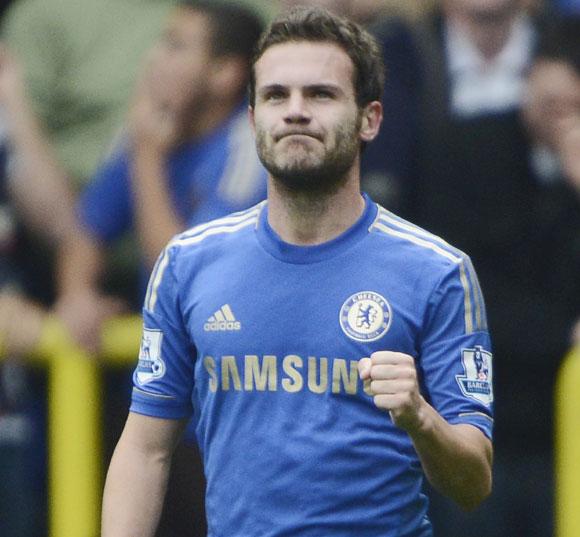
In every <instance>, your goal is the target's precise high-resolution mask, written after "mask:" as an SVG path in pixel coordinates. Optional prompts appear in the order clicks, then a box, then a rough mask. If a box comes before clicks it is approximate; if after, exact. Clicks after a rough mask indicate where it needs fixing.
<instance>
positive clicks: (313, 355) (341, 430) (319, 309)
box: [131, 197, 493, 537]
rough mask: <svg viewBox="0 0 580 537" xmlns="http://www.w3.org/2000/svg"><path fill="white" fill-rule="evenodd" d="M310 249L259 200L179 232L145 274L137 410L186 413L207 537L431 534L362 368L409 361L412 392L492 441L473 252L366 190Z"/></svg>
mask: <svg viewBox="0 0 580 537" xmlns="http://www.w3.org/2000/svg"><path fill="white" fill-rule="evenodd" d="M365 201H366V208H365V211H364V214H363V215H362V216H361V217H360V219H359V220H358V222H357V223H356V224H355V225H354V226H352V227H351V228H350V229H348V230H347V231H346V232H345V233H343V234H342V235H340V236H339V237H337V238H336V239H334V240H332V241H329V242H327V243H324V244H321V245H317V246H295V245H291V244H288V243H285V242H283V241H282V240H281V239H280V238H279V236H277V234H276V233H275V232H274V231H273V229H272V228H271V227H270V226H269V224H268V206H267V203H266V202H263V203H261V204H260V205H258V206H256V207H254V208H253V209H250V210H247V211H245V212H240V213H236V214H233V215H231V216H229V217H225V218H222V219H219V220H215V221H212V222H210V223H208V224H204V225H200V226H197V227H195V228H193V229H191V230H189V231H187V232H185V233H183V234H181V235H179V236H177V237H176V238H175V239H174V240H173V241H172V242H171V243H170V244H169V245H168V246H167V248H166V249H165V251H164V252H163V253H162V255H161V256H160V258H159V260H158V262H157V265H156V267H155V269H154V271H153V273H152V276H151V280H150V283H149V288H148V292H147V297H146V300H145V306H144V310H143V316H144V333H143V340H142V344H141V349H140V355H139V364H138V366H137V368H136V370H135V373H134V390H133V399H132V405H131V411H133V412H137V413H141V414H145V415H148V416H156V417H161V418H170V419H179V418H184V417H188V416H192V417H193V420H194V424H195V432H196V436H197V441H198V443H199V446H200V450H201V452H202V455H203V461H204V468H205V474H206V478H207V492H206V511H207V519H208V529H209V535H210V536H211V537H225V536H227V537H237V536H239V537H248V536H252V537H254V536H261V537H266V536H277V537H280V536H312V537H320V536H321V535H325V536H330V535H332V536H344V537H346V536H348V537H351V536H352V535H357V537H364V536H369V537H370V536H373V537H377V536H381V537H395V536H397V537H428V536H430V535H432V530H431V526H430V523H429V520H428V517H427V499H426V497H425V496H424V495H423V494H422V492H421V489H422V483H423V473H422V470H421V465H420V461H419V458H418V456H417V454H416V452H415V450H414V448H413V444H412V442H411V440H410V438H409V436H408V435H407V434H406V433H405V431H403V430H401V429H400V428H398V427H396V426H395V425H394V424H393V423H392V421H391V420H390V417H389V414H388V413H387V412H384V411H381V410H380V409H378V408H377V407H376V406H375V405H374V403H373V399H372V397H371V395H369V389H368V385H365V383H363V382H362V381H361V380H360V379H359V376H358V371H357V363H358V361H359V360H360V359H361V358H363V357H368V356H370V355H371V354H372V353H373V352H375V351H380V350H391V351H398V352H403V353H406V354H409V355H411V356H413V357H414V358H415V360H416V365H417V369H418V372H419V376H420V382H421V388H422V393H423V396H424V397H425V398H426V399H427V400H428V401H429V403H430V404H431V405H433V406H434V407H435V408H436V409H437V411H438V412H439V413H440V414H441V415H442V416H443V417H444V418H445V419H446V420H447V421H448V422H450V423H469V424H472V425H473V426H475V427H477V428H479V429H480V430H481V431H483V433H484V434H485V435H487V436H488V437H491V432H492V423H493V422H492V406H493V392H492V361H491V349H490V339H489V335H488V332H487V326H486V315H485V308H484V302H483V298H482V295H481V291H480V288H479V285H478V283H477V278H476V275H475V272H474V270H473V267H472V265H471V263H470V261H469V258H468V257H467V256H466V255H465V254H463V253H462V252H460V251H458V250H456V249H454V248H453V247H451V246H450V245H448V244H447V243H446V242H444V241H443V240H441V239H440V238H438V237H436V236H434V235H432V234H430V233H428V232H426V231H424V230H422V229H420V228H418V227H416V226H414V225H412V224H410V223H409V222H406V221H404V220H402V219H400V218H398V217H397V216H395V215H393V214H392V213H390V212H388V211H386V210H385V209H383V208H382V207H380V206H378V205H376V204H375V203H373V202H372V201H371V200H369V199H368V198H367V197H365Z"/></svg>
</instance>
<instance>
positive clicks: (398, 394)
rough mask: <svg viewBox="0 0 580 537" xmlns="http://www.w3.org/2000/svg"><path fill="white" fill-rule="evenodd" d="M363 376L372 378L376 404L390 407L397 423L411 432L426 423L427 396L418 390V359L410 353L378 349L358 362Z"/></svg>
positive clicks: (390, 412) (389, 410)
mask: <svg viewBox="0 0 580 537" xmlns="http://www.w3.org/2000/svg"><path fill="white" fill-rule="evenodd" d="M358 370H359V375H360V378H361V379H362V380H363V381H365V380H370V389H371V393H372V395H373V398H374V402H375V405H376V406H377V407H378V408H380V409H383V410H388V412H389V414H390V415H391V419H392V420H393V422H394V424H395V425H397V426H398V427H401V428H402V429H404V430H406V431H407V432H409V433H412V432H415V431H419V430H421V428H422V427H423V424H424V408H425V405H426V402H425V400H424V399H423V397H422V396H421V393H420V392H419V383H418V381H417V369H416V368H415V360H414V359H413V357H412V356H409V355H408V354H403V353H400V352H392V351H379V352H375V353H373V354H372V355H371V357H370V358H362V359H361V360H360V361H359V363H358Z"/></svg>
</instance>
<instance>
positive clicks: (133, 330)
mask: <svg viewBox="0 0 580 537" xmlns="http://www.w3.org/2000/svg"><path fill="white" fill-rule="evenodd" d="M140 335H141V319H140V318H139V317H136V316H135V317H126V318H119V319H115V320H112V321H110V322H109V323H107V325H106V326H105V329H104V331H103V338H102V354H101V355H100V356H99V358H98V359H96V358H94V357H90V356H88V355H87V354H86V353H85V352H83V351H82V350H80V349H79V348H78V346H76V345H75V344H74V343H73V342H72V341H71V340H70V338H69V337H68V335H67V333H66V331H65V330H64V328H63V327H62V326H61V325H60V324H59V323H58V322H57V321H56V320H55V319H49V320H48V321H47V322H46V323H45V326H44V330H43V335H42V338H41V342H40V344H39V348H38V351H37V352H35V353H34V356H33V357H32V358H33V359H34V360H40V361H45V362H46V364H47V366H48V401H49V403H48V404H49V408H48V410H49V418H48V430H49V433H48V434H49V440H48V449H49V466H48V472H49V502H48V509H49V528H50V535H51V537H71V536H74V537H97V536H98V535H99V527H100V524H99V513H100V505H101V491H102V475H103V473H102V472H103V464H102V451H101V411H102V402H101V398H102V390H101V375H100V368H101V364H102V362H105V363H107V364H118V365H123V364H126V365H130V364H133V363H135V360H136V356H137V352H138V348H139V339H140Z"/></svg>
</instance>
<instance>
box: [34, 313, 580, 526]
mask: <svg viewBox="0 0 580 537" xmlns="http://www.w3.org/2000/svg"><path fill="white" fill-rule="evenodd" d="M140 334H141V319H140V318H139V317H137V316H131V317H125V318H119V319H114V320H112V321H110V322H109V323H108V324H107V325H106V326H105V329H104V331H103V338H102V355H101V356H100V357H99V359H95V358H93V357H90V356H88V355H87V354H86V353H84V352H83V351H82V350H80V349H79V348H78V347H77V346H76V345H75V344H74V343H72V341H71V340H70V338H69V337H68V335H67V333H66V331H65V330H64V328H63V327H62V326H61V325H60V324H59V323H58V322H57V321H56V320H54V319H49V320H48V321H47V322H46V323H45V327H44V331H43V336H42V338H41V342H40V345H39V348H38V351H37V352H36V353H35V354H34V356H33V357H32V359H33V360H37V361H42V362H45V363H46V364H47V366H48V371H49V388H48V389H49V393H48V399H49V527H50V536H51V537H71V536H74V537H97V536H98V534H99V513H100V504H101V491H102V475H103V464H102V452H101V428H100V424H101V411H102V404H101V396H102V390H101V383H100V369H101V365H102V363H103V362H104V363H106V364H115V365H127V366H130V365H132V364H134V363H135V360H136V355H137V351H138V347H139V338H140ZM579 387H580V347H577V348H576V349H574V350H573V351H572V352H571V353H570V354H569V355H568V356H567V357H566V359H565V361H564V363H563V365H562V368H561V370H560V373H559V377H558V383H557V387H556V500H557V504H556V523H557V537H578V536H580V389H579Z"/></svg>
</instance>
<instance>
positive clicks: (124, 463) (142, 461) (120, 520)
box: [101, 412, 184, 537]
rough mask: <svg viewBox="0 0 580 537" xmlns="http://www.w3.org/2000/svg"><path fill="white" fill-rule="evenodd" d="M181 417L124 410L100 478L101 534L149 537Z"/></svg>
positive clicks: (151, 534) (122, 536)
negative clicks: (106, 467) (123, 420)
mask: <svg viewBox="0 0 580 537" xmlns="http://www.w3.org/2000/svg"><path fill="white" fill-rule="evenodd" d="M183 425H184V422H182V421H178V420H166V419H159V418H151V417H148V416H143V415H140V414H135V413H133V412H131V413H129V417H128V419H127V423H126V424H125V429H124V430H123V434H122V435H121V438H120V440H119V443H118V444H117V447H116V449H115V452H114V454H113V458H112V459H111V464H110V466H109V471H108V473H107V480H106V483H105V492H104V497H103V514H102V529H101V536H102V537H153V536H154V535H155V530H156V528H157V524H158V523H159V517H160V516H161V510H162V507H163V500H164V497H165V491H166V488H167V481H168V477H169V470H170V467H171V457H172V455H173V451H174V449H175V446H176V445H177V441H178V439H179V437H180V435H181V432H182V430H183Z"/></svg>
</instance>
